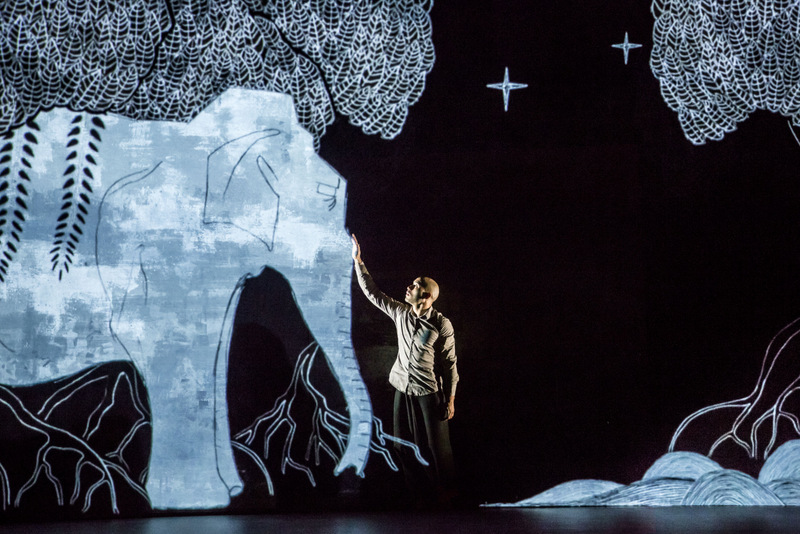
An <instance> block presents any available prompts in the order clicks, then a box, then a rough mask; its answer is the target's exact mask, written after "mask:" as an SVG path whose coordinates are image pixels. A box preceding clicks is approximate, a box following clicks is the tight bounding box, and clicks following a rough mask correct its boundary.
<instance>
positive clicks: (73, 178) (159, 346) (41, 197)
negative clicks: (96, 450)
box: [0, 89, 392, 509]
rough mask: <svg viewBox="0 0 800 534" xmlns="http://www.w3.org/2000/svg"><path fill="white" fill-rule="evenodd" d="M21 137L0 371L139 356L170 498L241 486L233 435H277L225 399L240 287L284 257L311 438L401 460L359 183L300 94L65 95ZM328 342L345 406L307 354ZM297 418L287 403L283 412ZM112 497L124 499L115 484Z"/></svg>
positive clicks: (74, 366) (162, 501)
mask: <svg viewBox="0 0 800 534" xmlns="http://www.w3.org/2000/svg"><path fill="white" fill-rule="evenodd" d="M6 141H7V143H6V149H5V150H6V152H5V155H6V156H7V157H3V163H4V168H7V169H9V171H8V173H9V174H8V176H10V177H11V178H8V179H6V180H5V181H4V183H6V184H9V185H8V186H7V187H6V188H5V189H6V191H5V192H4V194H3V199H4V206H9V207H8V208H7V209H5V210H4V212H3V213H4V217H6V218H9V217H16V215H14V212H16V213H17V214H18V215H19V216H20V217H19V219H18V220H14V221H13V222H14V225H13V226H11V228H13V229H14V230H13V231H15V232H16V231H17V228H24V237H25V239H23V240H21V241H18V240H14V239H11V238H10V237H9V238H8V239H7V240H6V241H5V245H6V247H7V248H6V249H5V253H6V254H5V259H4V260H3V267H4V269H3V272H2V274H3V282H2V283H0V302H2V306H0V343H1V345H0V355H1V356H2V357H1V358H0V383H2V384H6V385H10V386H15V387H20V386H29V385H32V384H42V383H46V382H48V381H52V380H55V379H59V378H62V377H66V376H68V375H73V374H75V373H80V372H82V371H84V370H86V369H88V368H90V367H93V366H96V365H98V364H101V363H102V362H109V361H117V360H122V361H128V362H132V363H133V365H134V368H133V371H132V373H131V374H136V375H138V374H140V375H141V380H139V381H135V380H134V381H132V382H135V383H137V384H139V385H140V386H142V384H143V387H146V389H147V398H148V399H149V406H148V405H143V406H144V407H143V408H142V409H141V410H140V412H141V413H142V414H146V417H145V419H143V420H141V421H138V423H137V424H139V425H140V426H141V425H142V423H143V422H144V423H145V426H146V427H147V430H148V431H149V430H150V425H152V429H151V430H152V449H151V453H150V459H149V468H148V469H146V470H142V469H140V471H144V472H146V476H141V477H140V478H139V479H137V481H136V485H141V486H143V487H144V488H145V489H146V496H147V497H149V499H150V501H151V503H152V506H153V507H156V508H206V507H215V506H217V507H218V506H225V505H227V504H228V503H229V502H230V498H231V496H234V495H236V494H238V493H239V492H241V490H242V482H241V479H240V477H239V474H238V472H237V469H236V466H235V465H234V460H233V452H232V451H233V447H234V446H236V447H237V450H238V451H239V452H240V453H241V452H242V451H245V453H246V455H247V456H248V457H251V458H252V459H253V461H254V462H255V463H256V464H259V465H264V455H266V454H267V451H266V450H265V447H264V443H263V441H261V442H260V444H259V446H253V447H252V448H248V447H249V445H248V441H247V439H239V440H238V441H237V440H234V443H235V445H232V444H231V429H229V423H228V421H229V420H228V413H227V400H226V395H227V396H235V395H236V384H235V383H232V382H230V381H229V380H228V377H227V372H228V361H227V357H228V350H229V343H230V339H231V331H232V328H233V318H234V314H235V311H236V306H237V302H238V299H239V297H240V295H241V291H242V288H243V287H244V285H245V283H246V282H247V280H248V279H250V278H251V277H253V276H255V275H258V274H259V273H261V272H262V271H263V270H264V269H267V270H269V271H270V272H275V273H279V276H280V278H282V279H284V280H285V281H286V284H287V287H288V288H290V289H288V294H289V295H290V297H291V299H292V300H293V302H294V306H295V308H296V310H298V311H299V315H300V317H301V320H300V323H302V324H303V326H304V328H305V329H306V330H305V332H307V333H308V335H309V336H310V338H309V339H310V342H309V345H308V348H307V350H306V351H305V352H304V351H302V350H301V351H300V352H302V354H300V353H298V354H297V355H296V358H297V362H298V364H297V365H298V366H299V367H298V371H297V372H298V376H297V380H299V381H300V382H301V383H302V384H304V385H305V387H306V389H307V391H309V392H311V393H312V394H313V395H315V398H316V400H317V401H318V409H317V410H316V411H315V412H314V413H313V414H311V416H310V417H311V418H312V419H313V421H309V422H308V423H307V424H308V425H309V426H311V425H313V428H314V429H315V432H313V433H312V435H311V437H310V438H308V439H309V440H310V443H309V445H308V446H309V447H310V448H312V449H314V450H316V451H317V452H318V454H317V457H318V455H319V451H322V453H323V454H325V455H328V456H330V457H332V458H335V466H336V467H335V470H336V472H337V473H341V472H342V471H343V470H345V469H347V468H353V469H354V470H355V472H357V473H358V474H360V475H362V476H363V473H364V468H365V465H366V462H367V457H368V453H369V451H370V449H372V450H373V451H375V452H376V453H379V454H380V455H382V456H383V457H384V458H385V460H386V461H387V462H389V464H392V460H391V457H390V456H389V453H388V450H387V449H386V447H385V444H386V441H387V440H390V439H391V438H390V437H389V436H386V435H385V434H384V433H383V431H382V429H381V428H380V426H379V425H377V426H376V425H373V415H372V410H371V406H370V400H369V397H368V395H367V391H366V389H365V387H364V384H363V381H362V379H361V376H360V374H359V368H358V364H357V362H356V360H355V357H354V353H353V349H352V347H351V344H350V343H351V341H350V307H349V302H350V283H351V269H352V262H351V259H350V257H349V237H348V234H347V232H346V231H345V228H344V214H345V182H344V180H343V179H342V177H341V176H339V175H338V174H337V173H336V172H335V171H334V170H333V169H332V168H330V167H329V166H328V165H327V164H326V163H325V162H324V161H323V160H321V159H320V158H319V157H318V156H317V154H316V153H315V151H314V148H313V139H312V137H311V135H310V134H308V133H307V132H306V131H305V130H304V129H302V128H301V127H300V125H299V124H298V122H297V119H296V115H295V111H294V108H293V106H292V99H291V98H290V97H289V96H286V95H279V94H275V93H265V92H258V91H248V90H234V89H232V90H229V91H227V92H226V93H225V94H224V95H223V96H222V97H220V98H219V99H217V100H216V101H215V102H213V103H212V105H211V106H209V107H208V108H207V109H206V110H205V111H204V112H203V113H201V114H200V115H199V116H197V117H196V118H194V119H193V120H192V121H191V122H190V123H188V124H181V123H169V122H155V121H133V120H129V119H125V118H120V117H113V116H103V117H89V116H86V115H77V116H76V114H75V113H73V112H68V111H65V110H54V111H51V112H49V113H47V114H43V115H40V116H39V117H38V118H37V121H36V123H29V125H28V127H27V128H24V129H21V130H18V131H17V132H15V133H14V134H13V135H11V136H7V139H6ZM18 203H23V204H25V205H26V207H27V210H26V211H25V213H27V214H28V215H27V216H23V211H22V210H20V209H16V208H15V205H18ZM9 213H10V215H9ZM322 354H324V361H325V362H327V364H328V366H329V367H330V372H331V373H332V374H333V376H334V377H335V379H336V383H337V384H338V389H339V390H340V392H341V393H340V394H341V395H342V397H343V399H344V407H343V408H342V409H339V410H335V409H332V408H330V407H329V406H327V405H326V404H325V399H324V397H323V396H321V394H320V393H319V390H318V389H316V388H315V387H314V385H313V384H312V383H311V380H310V378H309V377H308V375H307V372H305V373H304V371H303V368H302V366H303V365H305V366H306V370H307V369H308V366H310V364H311V362H310V361H309V358H314V357H316V358H317V359H319V358H322ZM3 391H4V395H6V396H8V395H10V396H13V389H8V390H6V389H4V390H3ZM6 391H8V393H6ZM289 397H291V388H290V389H289V394H288V397H287V398H289ZM4 398H5V397H4ZM7 404H8V403H7ZM345 410H346V415H343V412H345ZM23 411H25V412H26V414H27V410H26V409H24V408H23V407H22V406H20V407H19V408H18V412H23ZM268 417H269V416H268ZM297 421H298V418H297V417H296V416H294V415H293V414H292V413H291V410H288V409H287V410H284V411H283V412H281V413H280V414H276V415H275V417H274V418H273V419H272V420H271V424H278V425H279V426H280V425H281V424H284V423H285V424H286V425H289V426H291V425H293V424H296V423H297ZM261 422H262V423H263V422H264V421H261ZM42 423H44V421H42ZM253 424H254V427H253V428H252V429H251V430H252V432H251V434H252V435H255V434H256V433H257V432H258V430H257V429H255V427H256V426H258V424H259V422H258V421H253ZM267 426H269V424H268V425H267ZM234 430H235V431H236V432H239V431H245V429H243V428H238V429H234ZM53 432H54V433H58V434H59V435H62V434H63V432H64V431H62V430H59V429H56V430H53ZM71 436H72V438H74V439H76V440H81V439H82V438H81V436H80V435H78V434H71ZM262 438H263V435H262ZM277 439H278V438H276V440H277ZM292 439H293V436H292V435H289V436H287V437H285V439H284V443H290V442H291V440H292ZM287 447H288V445H287V446H281V445H275V446H274V447H273V450H274V451H275V452H274V454H284V455H287V454H289V453H288V452H287V451H288V449H287ZM259 455H261V456H259ZM259 458H260V459H259ZM314 460H315V459H314V458H311V459H310V460H308V461H310V462H313V461H314ZM0 461H2V458H0ZM304 461H305V460H303V459H300V460H298V461H296V460H295V458H293V457H289V456H286V457H285V461H284V465H288V466H289V467H291V468H294V469H299V470H304V469H306V468H305V467H304V466H302V465H301V463H302V462H304ZM100 467H102V465H100ZM261 474H262V476H263V478H264V479H265V480H267V481H268V480H269V479H270V473H269V472H268V471H267V470H266V467H264V469H263V471H262V473H261ZM36 476H39V475H37V474H35V473H30V474H29V477H34V478H35V477H36ZM47 477H50V474H47ZM145 478H146V483H145V482H144V479H145ZM42 479H44V478H43V476H42ZM48 479H50V480H52V483H51V485H52V486H54V487H55V486H58V485H59V484H60V483H61V482H59V481H58V480H55V478H48ZM109 480H110V479H109ZM111 482H112V481H106V482H105V483H106V485H107V487H108V488H112V487H113V485H112V484H111ZM14 491H15V488H11V489H10V494H12V496H13V494H14ZM16 491H17V493H19V488H17V489H16ZM105 495H106V496H108V495H109V492H106V493H105ZM108 499H109V504H110V506H111V508H112V509H116V506H117V503H116V502H114V492H113V491H111V492H110V496H109V497H108ZM9 502H13V499H11V501H9Z"/></svg>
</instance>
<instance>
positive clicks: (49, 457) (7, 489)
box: [0, 362, 151, 515]
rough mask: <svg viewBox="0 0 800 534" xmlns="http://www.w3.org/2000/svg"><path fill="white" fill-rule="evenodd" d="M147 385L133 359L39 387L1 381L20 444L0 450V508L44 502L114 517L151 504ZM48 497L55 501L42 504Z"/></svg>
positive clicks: (2, 400) (9, 424)
mask: <svg viewBox="0 0 800 534" xmlns="http://www.w3.org/2000/svg"><path fill="white" fill-rule="evenodd" d="M141 387H142V383H141V382H140V379H139V378H138V376H136V370H135V368H134V367H133V365H132V364H130V363H129V362H109V363H107V364H101V365H98V366H95V367H92V368H89V369H86V370H84V371H82V372H80V373H78V374H76V375H73V376H70V377H65V378H63V379H59V380H57V381H54V382H51V383H44V384H40V385H36V386H28V387H22V388H16V389H15V388H11V387H5V386H2V385H0V424H2V425H3V426H4V428H5V431H6V432H8V433H10V435H11V436H12V437H11V438H9V439H10V440H11V441H10V443H15V444H16V446H15V447H13V448H10V447H0V503H1V504H0V510H3V511H9V512H11V510H12V509H13V510H16V511H17V512H18V513H22V514H25V513H30V512H34V511H35V512H37V513H42V511H43V508H42V506H44V510H49V511H50V512H54V513H62V512H63V513H67V514H69V513H72V512H80V513H87V512H89V511H90V510H91V511H92V512H98V513H108V512H110V513H112V514H115V515H116V514H119V513H120V512H121V510H122V511H125V512H129V511H130V507H131V506H145V507H147V509H149V506H150V505H149V498H148V496H147V492H146V490H145V488H144V484H145V482H146V478H147V468H146V462H147V457H146V456H147V455H149V440H150V438H149V432H150V430H151V422H150V410H149V406H148V405H147V400H146V393H145V392H144V391H143V390H141ZM42 388H44V389H42ZM6 443H9V442H6ZM144 447H147V449H145V448H144ZM99 493H102V496H98V494H99ZM48 494H49V495H50V496H51V499H52V500H51V501H46V502H44V504H43V501H42V498H43V495H48ZM133 496H135V497H133ZM134 503H135V504H134ZM51 506H52V508H50V507H51ZM105 506H107V508H105Z"/></svg>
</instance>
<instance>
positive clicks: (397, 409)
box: [394, 391, 455, 495]
mask: <svg viewBox="0 0 800 534" xmlns="http://www.w3.org/2000/svg"><path fill="white" fill-rule="evenodd" d="M445 408H446V406H445V405H444V403H443V402H442V400H441V397H440V395H438V394H437V393H431V394H430V395H423V396H414V395H406V394H405V393H401V392H400V391H395V394H394V435H395V437H398V438H400V439H404V440H406V441H410V442H412V443H415V444H416V445H417V447H419V450H420V453H422V457H423V458H425V460H426V461H427V462H428V464H429V465H428V466H427V467H425V466H423V465H422V464H421V463H420V462H419V460H418V459H417V457H416V456H415V455H414V451H412V450H411V449H410V448H409V447H405V446H403V445H401V444H399V443H395V452H396V453H397V455H398V457H399V458H400V465H401V466H402V469H403V474H404V476H405V479H406V485H407V486H408V487H409V489H410V490H411V491H412V492H413V493H414V494H417V495H424V494H431V495H435V494H437V493H441V492H443V491H448V490H453V489H454V485H455V468H454V465H453V451H452V449H451V447H450V427H449V423H448V421H447V418H446V417H445Z"/></svg>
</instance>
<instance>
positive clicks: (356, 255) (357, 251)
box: [350, 234, 361, 264]
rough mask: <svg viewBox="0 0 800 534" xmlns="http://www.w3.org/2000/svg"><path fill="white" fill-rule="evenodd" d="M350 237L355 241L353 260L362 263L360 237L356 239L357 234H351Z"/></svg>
mask: <svg viewBox="0 0 800 534" xmlns="http://www.w3.org/2000/svg"><path fill="white" fill-rule="evenodd" d="M350 239H351V241H352V242H353V261H354V262H356V263H359V264H360V263H361V246H360V245H359V244H358V239H356V234H350Z"/></svg>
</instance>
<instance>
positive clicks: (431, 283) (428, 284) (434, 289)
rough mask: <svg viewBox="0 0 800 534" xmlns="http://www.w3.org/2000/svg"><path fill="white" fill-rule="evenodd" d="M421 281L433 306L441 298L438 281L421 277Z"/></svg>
mask: <svg viewBox="0 0 800 534" xmlns="http://www.w3.org/2000/svg"><path fill="white" fill-rule="evenodd" d="M419 280H420V285H421V286H422V289H423V291H425V292H426V293H429V294H430V298H431V304H433V303H434V302H435V301H436V299H438V298H439V284H437V283H436V280H434V279H433V278H428V277H427V276H421V277H420V279H419Z"/></svg>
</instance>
